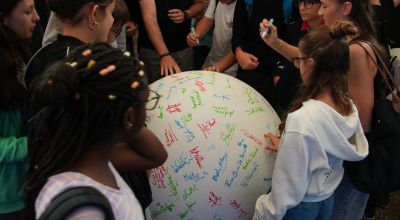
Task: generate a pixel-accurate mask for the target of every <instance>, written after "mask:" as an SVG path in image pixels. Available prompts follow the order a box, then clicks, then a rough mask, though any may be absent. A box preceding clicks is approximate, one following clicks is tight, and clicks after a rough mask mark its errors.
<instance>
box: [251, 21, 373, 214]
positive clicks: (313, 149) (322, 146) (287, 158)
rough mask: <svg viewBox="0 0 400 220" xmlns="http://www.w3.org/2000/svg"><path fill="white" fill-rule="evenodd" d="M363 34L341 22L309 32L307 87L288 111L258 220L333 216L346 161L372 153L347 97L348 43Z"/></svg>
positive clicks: (300, 60)
mask: <svg viewBox="0 0 400 220" xmlns="http://www.w3.org/2000/svg"><path fill="white" fill-rule="evenodd" d="M356 34H358V30H357V28H356V27H355V26H354V25H352V24H351V23H349V22H344V21H338V22H336V23H335V24H334V25H332V26H331V27H330V28H328V27H321V28H317V29H315V30H312V31H311V32H309V33H308V34H307V35H305V36H304V37H303V38H302V39H301V40H300V43H299V51H298V56H297V57H294V58H293V59H292V60H293V62H294V63H295V65H296V66H297V67H298V68H299V69H300V73H301V77H302V79H303V86H302V88H301V93H300V96H299V98H298V99H297V101H295V102H294V104H293V106H292V109H291V111H290V112H291V113H290V114H289V115H288V117H287V119H286V124H285V130H284V133H283V135H282V139H281V144H280V148H279V152H278V156H277V160H276V164H275V169H274V173H273V177H272V191H271V192H270V193H269V194H268V195H262V196H260V197H259V198H258V200H257V203H256V208H255V215H254V219H268V220H269V219H291V220H292V219H302V220H308V219H319V220H324V219H327V220H328V219H330V218H331V212H332V208H333V192H334V191H335V189H336V188H337V186H338V185H339V183H340V181H341V179H342V177H343V166H342V163H343V160H347V161H358V160H361V159H363V158H365V157H366V156H367V154H368V142H367V140H366V138H365V136H364V133H363V129H362V127H361V123H360V120H359V117H358V112H357V109H356V106H355V105H354V103H353V102H352V100H351V99H350V98H349V96H348V89H347V88H348V85H347V72H348V70H349V66H350V64H349V62H350V60H349V44H348V43H347V42H346V41H345V40H344V38H345V37H347V36H353V35H356Z"/></svg>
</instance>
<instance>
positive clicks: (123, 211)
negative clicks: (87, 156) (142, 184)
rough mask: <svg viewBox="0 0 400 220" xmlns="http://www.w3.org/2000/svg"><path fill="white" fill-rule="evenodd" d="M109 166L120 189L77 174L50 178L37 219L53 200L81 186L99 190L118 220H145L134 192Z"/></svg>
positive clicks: (39, 202) (37, 204)
mask: <svg viewBox="0 0 400 220" xmlns="http://www.w3.org/2000/svg"><path fill="white" fill-rule="evenodd" d="M109 166H110V168H111V171H112V173H113V174H114V177H115V180H116V182H117V185H118V188H119V189H115V188H111V187H109V186H106V185H103V184H101V183H99V182H97V181H95V180H93V179H91V178H90V177H88V176H85V175H83V174H81V173H77V172H64V173H60V174H57V175H54V176H52V177H50V178H49V179H48V180H47V182H46V184H45V185H44V187H43V188H42V189H41V191H40V193H39V195H38V197H37V198H36V201H35V211H36V219H38V218H39V217H40V215H41V214H42V213H43V212H44V211H45V210H46V208H47V206H48V205H49V204H50V202H51V200H52V199H53V198H54V197H56V196H57V195H59V194H60V193H62V192H63V191H65V190H67V189H70V188H74V187H79V186H91V187H94V188H96V189H97V190H99V191H100V192H101V193H102V194H103V195H104V196H105V197H106V198H107V199H108V201H109V202H110V205H111V207H112V210H113V212H114V216H115V219H116V220H128V219H129V220H132V219H135V220H136V219H138V220H143V219H144V216H143V212H142V208H141V206H140V204H139V202H138V200H137V199H136V197H135V195H134V194H133V192H132V190H131V189H130V188H129V186H128V185H127V184H126V183H125V182H124V180H123V179H122V178H121V176H120V175H119V174H118V173H117V171H116V170H115V168H114V167H113V166H112V164H111V163H110V164H109Z"/></svg>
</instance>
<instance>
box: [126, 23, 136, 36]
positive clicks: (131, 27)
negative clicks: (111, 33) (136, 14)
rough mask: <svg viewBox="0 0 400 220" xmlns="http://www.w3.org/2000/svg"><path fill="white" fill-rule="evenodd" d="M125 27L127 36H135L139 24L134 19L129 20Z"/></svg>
mask: <svg viewBox="0 0 400 220" xmlns="http://www.w3.org/2000/svg"><path fill="white" fill-rule="evenodd" d="M125 28H126V36H127V37H133V35H135V33H136V31H137V25H136V23H135V22H133V21H128V22H127V23H126V24H125Z"/></svg>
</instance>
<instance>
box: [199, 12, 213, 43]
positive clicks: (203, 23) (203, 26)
mask: <svg viewBox="0 0 400 220" xmlns="http://www.w3.org/2000/svg"><path fill="white" fill-rule="evenodd" d="M213 26H214V20H212V19H210V18H207V17H202V18H201V19H200V21H199V23H197V25H196V28H195V31H196V34H197V35H198V38H199V39H201V38H203V37H204V35H206V34H207V33H208V31H210V29H211V28H212V27H213Z"/></svg>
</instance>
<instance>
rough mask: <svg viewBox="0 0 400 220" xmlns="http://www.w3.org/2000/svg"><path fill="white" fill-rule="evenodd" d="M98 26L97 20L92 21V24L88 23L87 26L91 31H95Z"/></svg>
mask: <svg viewBox="0 0 400 220" xmlns="http://www.w3.org/2000/svg"><path fill="white" fill-rule="evenodd" d="M99 26H100V24H99V22H97V21H95V22H94V26H93V25H90V24H89V28H90V30H92V31H97V29H99Z"/></svg>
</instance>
